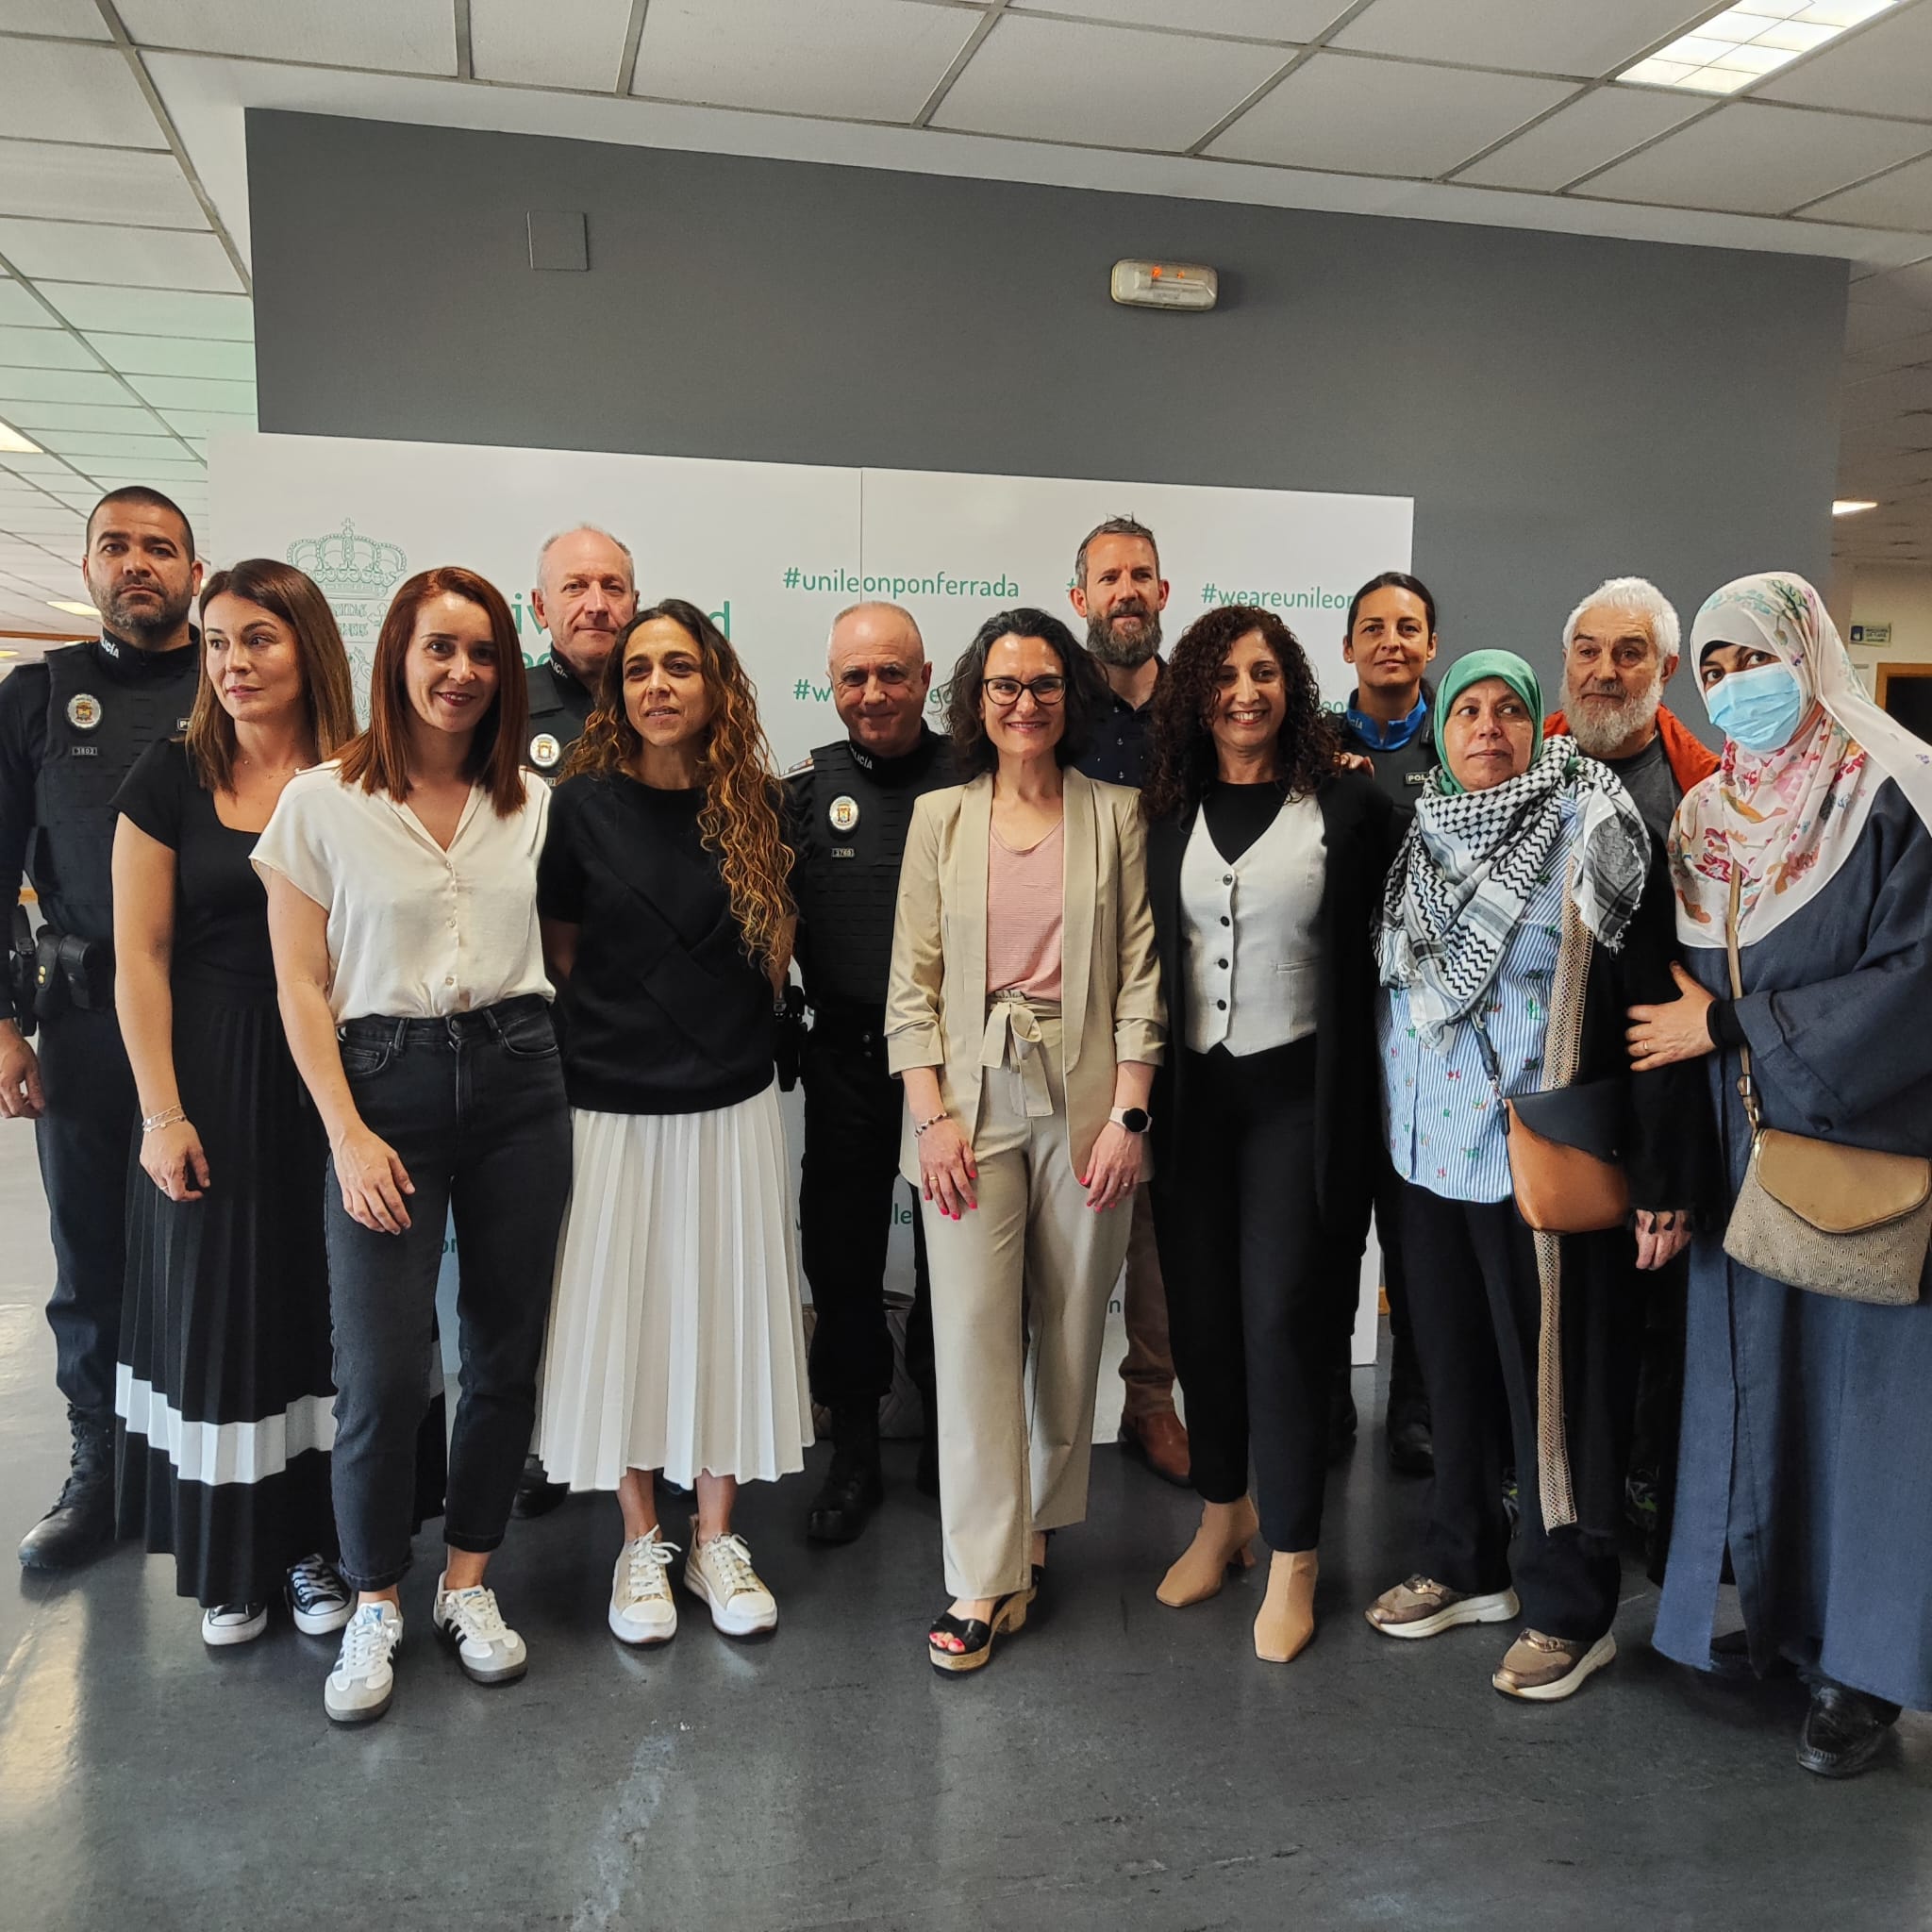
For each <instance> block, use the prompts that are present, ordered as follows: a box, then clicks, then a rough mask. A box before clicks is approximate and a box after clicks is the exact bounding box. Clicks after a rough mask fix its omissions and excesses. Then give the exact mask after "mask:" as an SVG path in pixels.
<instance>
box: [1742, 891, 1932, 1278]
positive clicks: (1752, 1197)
mask: <svg viewBox="0 0 1932 1932" xmlns="http://www.w3.org/2000/svg"><path fill="white" fill-rule="evenodd" d="M1740 884H1741V874H1740V870H1739V868H1738V867H1736V866H1733V867H1732V868H1731V907H1730V914H1729V916H1728V918H1727V919H1726V920H1725V922H1724V950H1725V953H1726V954H1727V955H1728V957H1729V959H1730V967H1731V997H1732V998H1733V999H1734V1000H1740V999H1742V998H1743V997H1744V979H1743V974H1742V973H1741V972H1740V970H1739V965H1738V898H1739V892H1740ZM1739 1058H1740V1059H1741V1060H1742V1062H1743V1072H1742V1074H1741V1076H1740V1079H1739V1081H1738V1097H1739V1099H1740V1100H1741V1101H1742V1102H1743V1103H1744V1113H1745V1117H1746V1118H1747V1119H1748V1120H1749V1121H1750V1123H1751V1158H1750V1160H1749V1161H1748V1163H1747V1164H1746V1166H1745V1169H1744V1182H1743V1185H1742V1186H1741V1187H1740V1189H1739V1190H1738V1200H1737V1205H1736V1206H1735V1207H1734V1208H1732V1209H1731V1219H1730V1224H1729V1225H1728V1226H1727V1227H1726V1228H1725V1229H1724V1253H1725V1254H1727V1255H1728V1256H1729V1257H1731V1259H1732V1260H1734V1261H1739V1262H1741V1263H1742V1264H1743V1265H1744V1266H1745V1267H1746V1268H1750V1269H1754V1270H1756V1272H1757V1274H1762V1275H1765V1276H1766V1277H1767V1278H1768V1279H1770V1280H1772V1281H1782V1282H1786V1283H1788V1284H1789V1285H1790V1287H1792V1288H1804V1289H1808V1290H1810V1291H1811V1292H1812V1293H1813V1294H1828V1295H1836V1296H1838V1297H1839V1298H1840V1300H1843V1301H1855V1302H1873V1303H1875V1304H1877V1305H1879V1306H1881V1307H1903V1306H1905V1305H1907V1304H1909V1303H1912V1302H1916V1301H1917V1300H1918V1299H1919V1286H1920V1283H1921V1281H1922V1280H1923V1279H1924V1273H1925V1257H1926V1255H1927V1253H1928V1252H1932V1160H1927V1159H1926V1158H1924V1156H1922V1155H1917V1154H1881V1153H1878V1152H1877V1151H1875V1150H1874V1149H1873V1148H1870V1147H1844V1146H1840V1144H1839V1143H1838V1142H1837V1141H1814V1140H1812V1139H1811V1138H1810V1136H1808V1135H1807V1134H1788V1133H1786V1132H1785V1131H1784V1130H1783V1129H1782V1128H1781V1127H1767V1126H1766V1125H1765V1124H1764V1121H1763V1116H1762V1114H1761V1113H1760V1112H1759V1110H1758V1106H1757V1088H1756V1086H1755V1085H1754V1084H1753V1082H1752V1078H1751V1049H1750V1048H1749V1047H1748V1046H1747V1047H1740V1049H1739Z"/></svg>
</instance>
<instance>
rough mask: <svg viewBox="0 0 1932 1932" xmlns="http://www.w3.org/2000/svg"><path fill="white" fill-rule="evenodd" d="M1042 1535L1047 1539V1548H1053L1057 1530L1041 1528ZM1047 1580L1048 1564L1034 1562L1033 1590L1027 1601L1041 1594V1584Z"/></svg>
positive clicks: (1029, 1601)
mask: <svg viewBox="0 0 1932 1932" xmlns="http://www.w3.org/2000/svg"><path fill="white" fill-rule="evenodd" d="M1041 1536H1043V1537H1044V1538H1045V1539H1046V1546H1047V1548H1048V1549H1049V1550H1051V1549H1052V1548H1053V1540H1054V1536H1055V1532H1054V1531H1053V1530H1050V1529H1043V1530H1041ZM1045 1581H1046V1565H1045V1564H1044V1563H1036V1564H1034V1566H1033V1591H1032V1594H1031V1595H1029V1596H1028V1597H1027V1599H1026V1601H1027V1602H1028V1603H1031V1602H1032V1601H1033V1599H1034V1597H1037V1596H1038V1595H1039V1594H1040V1586H1041V1584H1042V1583H1044V1582H1045Z"/></svg>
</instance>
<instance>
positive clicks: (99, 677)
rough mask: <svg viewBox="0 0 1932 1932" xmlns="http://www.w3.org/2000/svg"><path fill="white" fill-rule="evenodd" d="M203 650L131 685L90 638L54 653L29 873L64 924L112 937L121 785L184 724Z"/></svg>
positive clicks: (65, 928) (62, 927) (88, 935)
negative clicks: (168, 671) (178, 670)
mask: <svg viewBox="0 0 1932 1932" xmlns="http://www.w3.org/2000/svg"><path fill="white" fill-rule="evenodd" d="M196 655H197V654H196V653H195V652H194V651H193V650H192V649H189V650H185V651H183V652H182V653H181V656H182V658H183V660H184V671H183V675H180V676H178V677H155V676H148V677H144V678H142V679H141V680H140V681H139V682H138V683H133V684H124V683H122V682H121V681H120V680H118V679H116V678H113V677H110V676H108V675H106V674H104V672H103V671H102V668H101V663H100V659H99V657H98V656H97V655H96V651H95V647H94V646H93V645H92V644H68V645H66V646H64V647H63V648H61V649H60V650H58V651H49V652H48V653H47V655H46V658H45V660H44V661H45V663H46V667H47V747H46V750H45V752H44V753H43V754H42V758H41V769H40V770H39V772H37V773H36V774H34V831H33V838H32V841H31V842H30V843H29V844H28V847H27V864H26V872H27V876H28V877H29V878H30V879H31V880H32V881H33V883H34V891H36V892H38V893H39V894H40V897H41V909H42V911H43V912H44V913H45V914H46V916H47V918H48V920H49V921H50V922H51V923H52V924H53V925H54V926H55V928H56V929H57V930H58V931H60V932H66V933H74V934H76V935H78V936H79V937H80V938H82V939H91V940H111V939H112V938H113V936H114V884H113V855H114V794H115V793H116V792H117V791H120V789H121V783H122V780H123V779H125V777H126V776H127V774H128V773H129V772H130V771H132V770H133V769H134V762H135V760H136V759H137V758H140V756H141V755H142V752H144V751H145V750H146V749H147V748H148V746H149V745H151V744H153V743H154V742H155V741H157V740H158V739H163V738H174V737H176V736H178V735H179V734H180V733H181V732H182V731H184V730H185V729H186V728H187V724H188V713H189V711H190V710H191V709H192V706H193V702H194V675H195V669H196V665H195V658H196Z"/></svg>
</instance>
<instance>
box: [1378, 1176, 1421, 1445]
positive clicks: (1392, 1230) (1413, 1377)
mask: <svg viewBox="0 0 1932 1932" xmlns="http://www.w3.org/2000/svg"><path fill="white" fill-rule="evenodd" d="M1378 1158H1379V1160H1380V1163H1381V1171H1380V1172H1379V1173H1378V1174H1376V1176H1375V1239H1376V1240H1377V1241H1380V1242H1381V1244H1382V1281H1383V1285H1384V1286H1385V1287H1386V1288H1387V1289H1388V1291H1389V1413H1388V1423H1387V1426H1388V1428H1389V1429H1390V1431H1391V1433H1392V1432H1393V1431H1394V1430H1396V1429H1398V1428H1400V1427H1401V1426H1402V1425H1403V1424H1405V1423H1409V1422H1421V1423H1426V1422H1427V1421H1428V1419H1429V1391H1428V1389H1427V1387H1426V1386H1425V1385H1424V1381H1423V1365H1422V1357H1420V1356H1419V1355H1418V1354H1417V1352H1416V1345H1415V1329H1414V1324H1413V1323H1411V1322H1410V1320H1409V1316H1408V1269H1407V1263H1406V1262H1405V1261H1404V1259H1403V1255H1402V1183H1401V1182H1400V1181H1399V1180H1398V1179H1397V1178H1396V1176H1395V1165H1394V1163H1393V1162H1392V1161H1391V1159H1390V1158H1389V1156H1388V1154H1387V1153H1386V1152H1383V1153H1382V1154H1380V1155H1379V1156H1378Z"/></svg>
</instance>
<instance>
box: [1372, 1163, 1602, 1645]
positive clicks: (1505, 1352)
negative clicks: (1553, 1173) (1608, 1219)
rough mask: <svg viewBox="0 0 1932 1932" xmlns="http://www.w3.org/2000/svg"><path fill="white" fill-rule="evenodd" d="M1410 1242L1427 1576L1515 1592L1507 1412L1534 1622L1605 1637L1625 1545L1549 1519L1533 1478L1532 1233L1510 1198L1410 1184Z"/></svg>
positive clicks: (1519, 1575)
mask: <svg viewBox="0 0 1932 1932" xmlns="http://www.w3.org/2000/svg"><path fill="white" fill-rule="evenodd" d="M1402 1238H1403V1245H1404V1249H1405V1253H1406V1255H1407V1261H1408V1286H1409V1315H1410V1318H1411V1320H1412V1321H1413V1323H1414V1325H1415V1339H1416V1346H1417V1349H1418V1351H1419V1352H1420V1354H1421V1357H1422V1362H1423V1373H1424V1375H1425V1376H1426V1377H1427V1380H1428V1388H1429V1404H1430V1425H1431V1428H1432V1430H1433V1432H1434V1436H1435V1442H1436V1477H1435V1483H1434V1486H1433V1490H1432V1493H1431V1496H1430V1501H1429V1526H1428V1535H1427V1541H1426V1545H1425V1554H1424V1560H1423V1564H1422V1568H1423V1571H1424V1574H1427V1575H1429V1576H1432V1577H1434V1578H1435V1579H1436V1581H1437V1582H1439V1583H1446V1584H1447V1585H1448V1586H1449V1587H1450V1588H1451V1589H1452V1590H1460V1591H1479V1592H1483V1593H1488V1592H1490V1591H1501V1590H1507V1589H1508V1588H1509V1587H1510V1584H1511V1581H1512V1575H1511V1566H1510V1557H1509V1520H1508V1517H1507V1514H1506V1513H1505V1511H1504V1508H1503V1497H1502V1487H1503V1465H1504V1463H1505V1461H1506V1460H1507V1454H1508V1450H1509V1448H1510V1446H1511V1444H1510V1442H1508V1441H1506V1440H1505V1429H1504V1423H1503V1418H1505V1417H1506V1416H1507V1418H1508V1434H1509V1436H1510V1438H1512V1439H1513V1447H1514V1454H1515V1464H1516V1474H1517V1489H1518V1494H1519V1496H1520V1497H1521V1499H1522V1507H1523V1524H1522V1529H1521V1531H1520V1533H1519V1541H1518V1543H1517V1549H1516V1559H1515V1567H1514V1576H1513V1581H1514V1584H1515V1588H1516V1592H1517V1595H1518V1596H1519V1597H1520V1598H1521V1599H1522V1603H1523V1616H1524V1623H1525V1624H1527V1625H1528V1626H1529V1627H1530V1628H1531V1629H1532V1630H1540V1631H1541V1632H1542V1634H1543V1635H1544V1636H1545V1637H1562V1638H1568V1639H1572V1640H1581V1641H1588V1642H1594V1641H1595V1640H1596V1639H1597V1638H1599V1637H1601V1636H1602V1635H1603V1634H1604V1632H1605V1631H1607V1629H1608V1628H1609V1627H1610V1624H1611V1622H1612V1620H1613V1619H1614V1618H1615V1616H1616V1613H1617V1591H1618V1585H1619V1581H1620V1577H1621V1570H1620V1566H1619V1563H1618V1559H1617V1545H1616V1542H1615V1540H1614V1539H1613V1538H1611V1537H1607V1536H1599V1535H1594V1534H1592V1533H1591V1532H1589V1531H1586V1530H1583V1529H1581V1528H1579V1527H1578V1526H1577V1525H1576V1524H1574V1523H1573V1524H1564V1525H1563V1526H1562V1527H1561V1528H1558V1529H1554V1530H1545V1528H1544V1527H1543V1520H1542V1508H1541V1501H1540V1499H1539V1497H1538V1495H1537V1485H1536V1472H1537V1429H1536V1376H1537V1348H1538V1340H1539V1337H1540V1334H1541V1326H1542V1295H1541V1288H1540V1287H1539V1285H1538V1280H1537V1272H1536V1246H1535V1243H1534V1241H1533V1240H1532V1239H1531V1236H1530V1232H1529V1230H1528V1228H1527V1227H1525V1226H1524V1224H1523V1219H1522V1217H1521V1216H1520V1215H1519V1214H1518V1213H1517V1212H1516V1208H1515V1205H1514V1203H1512V1202H1509V1201H1495V1202H1471V1201H1445V1200H1443V1199H1442V1198H1441V1196H1440V1195H1437V1194H1432V1193H1430V1192H1429V1191H1428V1190H1427V1189H1426V1188H1419V1187H1416V1186H1414V1185H1413V1184H1411V1183H1409V1182H1407V1181H1405V1182H1404V1183H1402Z"/></svg>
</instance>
